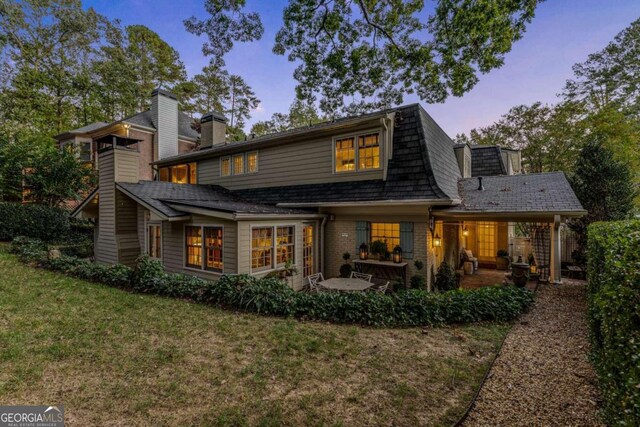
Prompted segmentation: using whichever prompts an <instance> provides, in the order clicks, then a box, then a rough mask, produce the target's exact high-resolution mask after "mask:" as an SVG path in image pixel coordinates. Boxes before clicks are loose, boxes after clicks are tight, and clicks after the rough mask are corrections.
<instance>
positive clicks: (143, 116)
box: [122, 110, 200, 139]
mask: <svg viewBox="0 0 640 427" xmlns="http://www.w3.org/2000/svg"><path fill="white" fill-rule="evenodd" d="M122 121H123V122H127V123H131V124H132V125H138V126H143V127H146V128H150V129H155V128H156V127H155V125H154V124H153V120H152V115H151V110H147V111H143V112H142V113H138V114H136V115H134V116H131V117H127V118H126V119H123V120H122ZM192 122H193V119H192V118H191V117H189V116H188V115H186V114H184V113H182V112H178V136H183V137H187V138H191V139H198V137H200V134H199V133H198V131H196V130H195V129H192V128H191V123H192Z"/></svg>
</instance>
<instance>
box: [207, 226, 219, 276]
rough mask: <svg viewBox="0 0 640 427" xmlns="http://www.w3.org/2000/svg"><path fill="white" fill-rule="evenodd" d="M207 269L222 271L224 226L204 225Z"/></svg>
mask: <svg viewBox="0 0 640 427" xmlns="http://www.w3.org/2000/svg"><path fill="white" fill-rule="evenodd" d="M204 235H205V248H206V265H205V269H206V270H211V271H217V272H220V273H222V270H223V266H224V264H223V261H222V227H204Z"/></svg>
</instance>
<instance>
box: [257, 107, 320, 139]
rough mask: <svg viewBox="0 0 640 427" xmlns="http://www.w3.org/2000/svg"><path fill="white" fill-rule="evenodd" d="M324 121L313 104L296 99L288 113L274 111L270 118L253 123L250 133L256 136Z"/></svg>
mask: <svg viewBox="0 0 640 427" xmlns="http://www.w3.org/2000/svg"><path fill="white" fill-rule="evenodd" d="M322 121H324V119H323V118H322V117H320V115H319V114H318V111H317V110H316V108H315V106H314V105H313V104H309V103H306V102H304V101H302V100H300V99H296V100H295V101H293V103H292V104H291V107H289V113H288V114H283V113H274V114H273V115H272V116H271V120H265V121H260V122H257V123H255V124H254V125H253V126H252V127H251V132H250V133H251V134H252V135H256V136H262V135H267V134H271V133H276V132H283V131H285V130H290V129H297V128H301V127H305V126H311V125H314V124H316V123H320V122H322Z"/></svg>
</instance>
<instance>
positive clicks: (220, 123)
mask: <svg viewBox="0 0 640 427" xmlns="http://www.w3.org/2000/svg"><path fill="white" fill-rule="evenodd" d="M226 134H227V118H226V117H225V116H223V115H222V114H220V113H218V112H215V111H213V112H211V113H207V114H205V115H204V116H202V118H201V119H200V135H201V136H200V147H201V148H209V147H212V146H214V145H220V144H225V143H226Z"/></svg>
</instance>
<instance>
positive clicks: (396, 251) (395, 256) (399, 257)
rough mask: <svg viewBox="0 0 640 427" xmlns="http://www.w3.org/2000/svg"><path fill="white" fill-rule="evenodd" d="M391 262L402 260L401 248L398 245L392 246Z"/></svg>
mask: <svg viewBox="0 0 640 427" xmlns="http://www.w3.org/2000/svg"><path fill="white" fill-rule="evenodd" d="M393 262H395V263H396V264H399V263H401V262H402V248H401V247H400V246H396V247H395V248H393Z"/></svg>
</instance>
